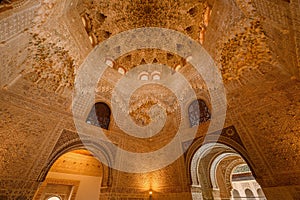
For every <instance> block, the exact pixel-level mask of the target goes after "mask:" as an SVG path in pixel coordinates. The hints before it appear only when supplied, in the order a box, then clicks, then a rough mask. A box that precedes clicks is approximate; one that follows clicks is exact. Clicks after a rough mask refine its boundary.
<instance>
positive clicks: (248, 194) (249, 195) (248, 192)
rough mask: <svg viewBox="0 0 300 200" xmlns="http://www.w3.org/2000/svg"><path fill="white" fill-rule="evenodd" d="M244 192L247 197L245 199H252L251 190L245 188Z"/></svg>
mask: <svg viewBox="0 0 300 200" xmlns="http://www.w3.org/2000/svg"><path fill="white" fill-rule="evenodd" d="M245 194H246V197H247V200H248V199H249V200H252V199H253V197H254V195H253V192H252V191H251V190H250V189H246V190H245Z"/></svg>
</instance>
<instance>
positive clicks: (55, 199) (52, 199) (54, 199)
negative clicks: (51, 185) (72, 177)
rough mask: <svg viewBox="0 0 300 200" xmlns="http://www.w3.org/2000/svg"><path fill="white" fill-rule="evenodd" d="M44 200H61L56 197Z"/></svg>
mask: <svg viewBox="0 0 300 200" xmlns="http://www.w3.org/2000/svg"><path fill="white" fill-rule="evenodd" d="M46 200H61V198H60V197H58V196H51V197H48V198H47V199H46Z"/></svg>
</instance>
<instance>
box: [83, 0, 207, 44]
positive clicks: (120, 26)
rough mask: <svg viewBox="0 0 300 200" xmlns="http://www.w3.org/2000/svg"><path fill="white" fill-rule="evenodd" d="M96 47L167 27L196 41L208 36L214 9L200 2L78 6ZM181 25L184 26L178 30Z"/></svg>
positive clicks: (114, 3) (204, 0)
mask: <svg viewBox="0 0 300 200" xmlns="http://www.w3.org/2000/svg"><path fill="white" fill-rule="evenodd" d="M78 10H80V11H81V10H82V13H81V16H82V17H83V18H84V24H85V27H86V31H87V33H88V35H89V36H90V37H91V40H93V42H92V43H93V44H94V45H95V44H98V43H100V42H102V41H103V40H105V39H107V38H109V37H110V36H112V35H114V34H116V33H119V32H122V31H125V30H129V29H132V28H140V27H164V28H170V29H174V30H178V31H181V32H183V33H186V34H188V35H189V36H190V37H192V38H193V39H195V40H198V41H199V40H200V33H201V32H202V33H204V32H205V28H206V26H207V24H208V16H209V14H210V8H209V5H208V3H207V1H206V0H198V1H185V2H183V1H175V0H171V1H139V0H134V1H122V2H115V1H104V0H102V1H87V0H83V1H82V3H81V4H79V5H78ZM178 24H180V26H178Z"/></svg>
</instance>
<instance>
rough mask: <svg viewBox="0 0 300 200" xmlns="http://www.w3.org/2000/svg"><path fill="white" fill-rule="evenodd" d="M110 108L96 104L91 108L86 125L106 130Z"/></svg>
mask: <svg viewBox="0 0 300 200" xmlns="http://www.w3.org/2000/svg"><path fill="white" fill-rule="evenodd" d="M110 114H111V111H110V108H109V106H108V105H107V104H106V103H103V102H98V103H95V105H94V106H93V107H92V110H91V111H90V113H89V116H88V118H87V120H86V123H88V124H92V125H94V126H99V127H101V128H104V129H107V130H108V126H109V122H110Z"/></svg>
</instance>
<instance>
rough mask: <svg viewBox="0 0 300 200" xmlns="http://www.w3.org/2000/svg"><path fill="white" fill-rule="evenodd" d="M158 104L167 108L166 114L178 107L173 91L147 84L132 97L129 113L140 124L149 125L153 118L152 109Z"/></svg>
mask: <svg viewBox="0 0 300 200" xmlns="http://www.w3.org/2000/svg"><path fill="white" fill-rule="evenodd" d="M156 104H157V105H160V106H162V107H163V108H165V109H166V114H171V113H174V112H175V111H176V110H177V109H178V102H177V99H176V96H175V95H174V94H172V92H171V91H169V90H168V89H167V88H164V87H161V86H159V85H146V86H144V87H143V88H140V89H138V90H137V91H136V92H135V94H133V96H132V98H131V99H130V107H129V114H130V116H131V117H132V118H133V119H134V121H135V122H136V123H137V124H138V125H141V126H145V125H148V124H149V123H150V120H151V118H150V116H149V112H150V109H151V107H152V106H154V105H156Z"/></svg>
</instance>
